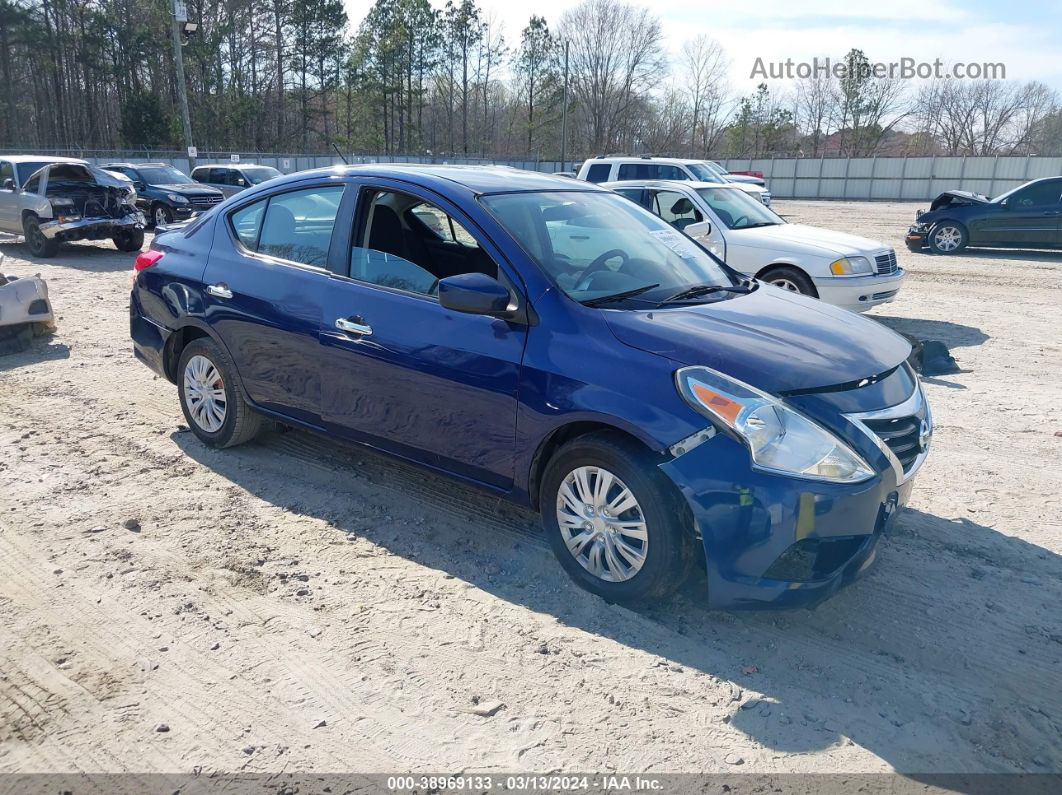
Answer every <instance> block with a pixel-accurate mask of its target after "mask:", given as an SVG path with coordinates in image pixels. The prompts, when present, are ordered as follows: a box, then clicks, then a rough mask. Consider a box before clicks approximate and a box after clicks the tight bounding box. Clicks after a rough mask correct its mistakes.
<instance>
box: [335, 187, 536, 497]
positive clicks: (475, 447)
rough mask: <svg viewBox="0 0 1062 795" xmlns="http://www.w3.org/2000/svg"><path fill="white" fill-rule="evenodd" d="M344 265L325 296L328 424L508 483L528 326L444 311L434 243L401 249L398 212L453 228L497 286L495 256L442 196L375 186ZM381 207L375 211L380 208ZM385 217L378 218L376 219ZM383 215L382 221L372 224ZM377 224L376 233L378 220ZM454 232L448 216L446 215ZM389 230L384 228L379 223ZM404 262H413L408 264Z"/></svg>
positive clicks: (366, 194)
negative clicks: (462, 233)
mask: <svg viewBox="0 0 1062 795" xmlns="http://www.w3.org/2000/svg"><path fill="white" fill-rule="evenodd" d="M360 201H361V203H362V207H361V208H360V209H359V211H358V213H357V217H358V218H359V219H360V221H359V223H357V224H356V225H355V227H354V229H353V234H352V236H351V240H352V245H350V247H349V249H348V252H347V261H346V263H345V266H346V267H345V270H344V271H343V272H342V273H339V274H336V275H334V276H333V277H332V281H331V284H330V285H329V287H328V290H327V291H326V293H325V296H324V304H323V307H324V311H323V315H322V322H321V329H320V338H321V344H322V346H324V354H323V356H322V357H321V365H322V369H321V389H322V399H321V406H322V412H321V413H322V418H323V421H324V423H325V425H326V427H328V428H329V429H331V430H334V431H335V432H337V433H340V434H342V435H344V436H347V437H349V438H353V439H356V440H359V441H363V442H367V443H369V444H372V445H373V446H376V447H379V448H380V449H383V450H387V451H389V452H391V453H394V454H397V455H401V456H404V457H406V458H410V459H412V460H415V461H419V462H421V463H424V464H427V465H429V466H433V467H438V468H440V469H443V470H446V471H449V472H452V473H455V474H457V475H460V476H462V477H466V478H469V479H473V480H476V481H479V482H482V483H486V484H489V485H491V486H494V487H496V488H499V489H503V490H504V489H509V488H511V487H512V482H513V470H514V450H515V440H516V407H517V384H518V380H519V373H520V364H521V360H522V357H523V350H524V343H525V340H526V336H527V327H526V326H524V325H520V324H514V323H510V322H508V321H505V320H500V319H497V318H493V317H486V316H480V315H468V314H463V313H460V312H453V311H450V310H448V309H444V308H443V307H441V306H440V305H439V302H438V299H437V297H436V296H437V280H438V278H439V275H440V272H441V271H444V270H449V269H450V266H449V264H443V263H441V261H440V260H439V259H438V257H436V256H434V254H433V252H432V251H431V250H427V251H426V250H425V249H422V248H419V247H413V246H409V245H408V241H403V240H402V239H401V238H402V237H403V235H404V233H406V232H409V231H411V230H410V228H409V226H408V224H407V223H405V222H404V221H403V223H402V229H399V228H398V227H396V226H395V218H396V217H397V218H399V219H404V218H405V210H407V209H413V208H414V207H415V208H416V210H417V211H419V212H420V213H424V212H427V211H428V210H427V209H426V207H425V205H427V206H428V207H430V208H431V212H432V214H433V215H439V214H441V215H442V216H443V218H444V219H451V220H452V221H453V222H454V223H455V224H459V225H460V226H461V228H462V229H463V230H466V234H469V236H470V238H471V239H472V241H473V242H474V243H475V244H476V246H477V247H479V248H480V249H481V250H482V252H483V258H480V259H470V260H468V264H469V266H470V267H472V266H475V267H476V269H477V270H478V271H479V272H485V270H486V268H485V264H486V263H489V264H490V265H491V266H492V267H493V269H494V272H495V274H497V275H498V277H499V278H500V280H502V281H503V283H507V284H508V285H510V287H511V289H513V290H514V294H515V292H516V290H517V289H518V288H517V286H516V285H517V282H516V280H515V279H514V277H513V276H512V274H510V273H506V272H505V270H504V269H499V268H498V265H497V263H498V262H501V261H502V260H501V258H500V254H499V252H498V250H497V249H496V248H495V247H494V246H493V244H492V243H491V242H490V241H489V240H487V239H486V238H484V237H483V236H482V234H481V233H478V232H476V231H471V230H475V227H474V226H473V225H472V224H471V222H470V221H469V219H468V217H467V216H465V215H464V214H463V213H462V212H461V211H460V210H459V209H458V208H457V207H455V206H454V205H453V204H450V203H449V202H447V201H445V200H444V199H442V198H441V197H437V196H434V195H433V194H430V193H429V192H427V191H421V190H420V189H417V188H412V187H410V186H407V185H402V186H401V187H398V186H391V187H390V188H389V187H388V183H386V182H384V181H381V182H380V183H377V184H374V185H372V186H368V185H367V186H365V187H364V189H363V190H362V192H361V194H360ZM381 207H382V208H383V209H380V208H381ZM385 218H386V220H387V223H386V224H383V219H385ZM377 219H379V221H377ZM376 223H380V224H381V226H380V229H376V228H375V224H376ZM443 223H444V224H445V228H449V220H443ZM385 226H386V227H388V229H387V230H385V229H384V227H385ZM411 258H416V259H417V260H418V261H417V262H413V261H412V259H411Z"/></svg>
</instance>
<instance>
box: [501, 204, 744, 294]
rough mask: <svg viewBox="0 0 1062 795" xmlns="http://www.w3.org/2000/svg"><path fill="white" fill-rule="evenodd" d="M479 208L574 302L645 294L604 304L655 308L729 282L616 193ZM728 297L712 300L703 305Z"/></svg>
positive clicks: (707, 258) (684, 240) (698, 251)
mask: <svg viewBox="0 0 1062 795" xmlns="http://www.w3.org/2000/svg"><path fill="white" fill-rule="evenodd" d="M481 201H482V202H483V204H484V205H486V207H487V208H488V209H489V210H490V211H491V213H493V214H494V216H495V217H496V218H497V219H498V221H499V223H501V225H502V226H504V227H505V228H506V230H508V232H509V233H510V234H511V235H512V236H513V237H514V238H515V239H516V240H517V241H518V242H519V243H520V245H521V246H522V247H523V249H524V251H526V252H527V254H528V255H529V256H530V257H531V259H533V260H534V261H535V263H536V264H538V266H539V267H540V268H541V269H542V270H543V271H544V272H545V273H546V274H547V275H548V276H549V277H550V279H552V280H553V281H554V282H555V283H556V285H557V286H558V287H560V289H561V290H563V291H564V292H565V294H566V295H568V296H570V297H571V298H573V299H575V300H576V301H583V302H585V301H592V300H594V299H600V298H603V297H605V296H611V295H615V294H617V293H623V292H626V291H629V290H634V291H641V289H642V288H649V289H646V290H644V291H641V292H640V293H639V294H638V295H637V296H631V297H629V298H618V299H617V300H616V301H614V302H609V303H607V304H605V305H607V306H611V307H618V306H620V305H621V304H631V305H638V304H645V303H650V304H653V305H655V304H657V303H659V302H661V301H663V300H666V299H667V298H669V297H671V296H673V295H674V294H675V293H676V292H679V291H682V290H683V289H685V288H688V287H693V286H698V285H718V286H724V287H726V286H731V285H733V284H734V283H735V282H734V281H733V280H732V279H731V278H730V276H729V275H728V273H727V272H726V271H725V270H723V268H722V267H721V266H720V264H719V262H718V260H716V259H715V258H714V257H712V256H711V255H710V254H708V253H707V252H706V251H705V250H704V249H702V248H700V247H699V246H698V245H697V244H696V243H694V242H693V241H692V240H690V239H689V238H688V237H686V236H685V235H683V234H682V233H681V232H678V231H676V230H675V229H674V228H673V227H671V226H670V225H669V224H667V223H665V222H664V221H662V220H661V219H659V218H657V217H656V216H655V215H653V214H652V213H650V212H648V211H647V210H645V209H643V208H642V207H639V206H638V205H636V204H634V203H633V202H631V201H630V200H628V199H625V198H623V197H622V196H619V195H617V194H615V193H603V192H602V193H597V192H586V193H582V192H575V191H557V192H549V193H508V194H497V195H494V196H484V197H483V198H482V200H481ZM731 296H732V294H731V293H713V294H711V296H710V297H705V298H704V300H705V301H709V300H711V301H715V300H725V299H726V298H728V297H731Z"/></svg>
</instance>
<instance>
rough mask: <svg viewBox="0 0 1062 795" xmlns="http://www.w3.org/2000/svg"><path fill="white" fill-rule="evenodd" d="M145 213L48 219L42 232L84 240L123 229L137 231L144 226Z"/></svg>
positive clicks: (67, 238)
mask: <svg viewBox="0 0 1062 795" xmlns="http://www.w3.org/2000/svg"><path fill="white" fill-rule="evenodd" d="M144 225H145V224H144V214H143V213H141V212H136V213H130V214H129V215H125V216H122V217H121V218H81V219H79V220H77V221H59V220H54V221H46V222H45V223H43V224H41V233H42V234H43V235H44V236H45V237H47V238H49V239H52V238H56V237H58V238H61V239H63V240H82V239H84V238H97V239H101V238H105V237H110V236H111V235H113V234H114V233H115V232H118V231H121V230H127V231H136V230H142V229H143V228H144Z"/></svg>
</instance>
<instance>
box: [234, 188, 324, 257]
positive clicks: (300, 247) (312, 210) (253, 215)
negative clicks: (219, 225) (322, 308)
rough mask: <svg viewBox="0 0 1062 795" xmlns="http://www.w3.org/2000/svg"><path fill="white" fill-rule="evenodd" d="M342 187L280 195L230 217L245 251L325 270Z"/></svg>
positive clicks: (239, 210) (243, 208)
mask: <svg viewBox="0 0 1062 795" xmlns="http://www.w3.org/2000/svg"><path fill="white" fill-rule="evenodd" d="M343 190H344V187H343V186H342V185H327V186H321V187H316V188H306V189H305V190H297V191H290V192H288V193H278V194H275V195H273V196H271V197H269V198H268V199H263V200H261V201H257V202H255V203H253V204H249V205H247V206H245V207H241V208H240V209H238V210H236V211H235V212H234V213H232V214H231V215H230V216H229V221H230V223H231V224H232V230H233V232H235V234H236V236H237V237H238V238H239V240H240V243H242V244H243V246H244V248H246V249H248V250H250V251H256V252H258V253H259V254H266V255H268V256H270V257H277V258H278V259H283V260H287V261H289V262H298V263H302V264H304V265H312V266H314V267H317V268H324V267H325V265H326V264H327V261H328V248H329V246H330V245H331V243H332V229H333V227H334V226H335V223H336V215H337V214H338V213H339V203H340V201H341V200H342V198H343Z"/></svg>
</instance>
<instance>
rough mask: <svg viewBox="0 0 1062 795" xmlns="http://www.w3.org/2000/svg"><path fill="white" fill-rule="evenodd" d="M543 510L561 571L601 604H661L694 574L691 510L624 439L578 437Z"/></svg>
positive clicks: (551, 479) (559, 461)
mask: <svg viewBox="0 0 1062 795" xmlns="http://www.w3.org/2000/svg"><path fill="white" fill-rule="evenodd" d="M540 506H541V510H542V522H543V525H544V526H545V529H546V533H547V534H548V536H549V540H550V544H551V546H552V547H553V552H554V554H555V555H556V556H557V559H558V560H559V561H560V564H561V566H563V567H564V569H565V571H567V573H568V574H569V576H571V578H572V579H573V580H575V582H576V583H578V584H579V585H580V586H581V587H583V588H585V589H586V590H588V591H590V592H591V593H595V594H597V595H598V596H601V597H603V598H604V599H607V600H609V601H612V602H637V601H655V600H661V599H664V598H666V597H668V596H670V595H671V594H672V593H674V591H676V590H677V589H678V588H679V587H680V586H681V585H682V583H683V582H684V581H685V579H686V577H687V576H688V574H689V570H690V564H691V562H692V560H693V540H694V539H693V537H692V534H691V533H690V532H689V528H687V527H686V523H687V522H688V521H689V520H688V512H687V511H686V510H685V507H684V506H683V505H682V504H681V502H680V498H679V497H678V496H677V495H676V494H675V493H674V490H673V489H672V488H671V487H670V484H669V483H668V482H667V481H666V478H665V476H664V475H663V474H661V473H660V472H659V471H658V470H657V469H656V467H655V466H654V465H653V463H652V462H651V461H649V460H648V454H647V453H646V452H645V451H644V450H642V449H640V448H639V447H638V446H637V445H636V444H635V443H633V442H631V441H628V440H626V439H624V438H623V437H621V436H619V435H615V434H609V433H595V434H590V435H587V436H581V437H579V438H577V439H574V440H573V441H571V442H569V443H568V444H566V445H564V446H563V447H562V448H561V449H560V450H558V451H557V453H556V455H555V456H554V457H553V459H552V460H551V461H550V463H549V465H548V466H547V467H546V472H545V474H544V476H543V479H542V494H541V499H540Z"/></svg>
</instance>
